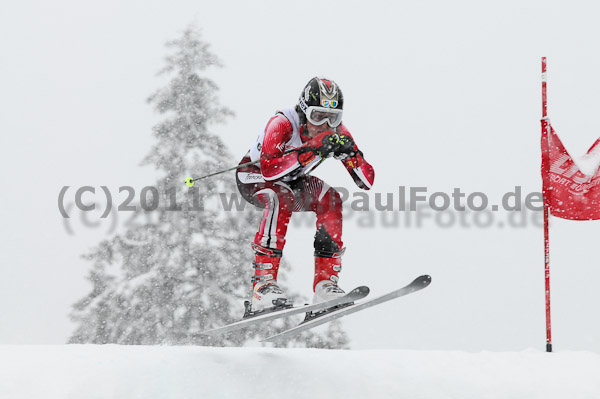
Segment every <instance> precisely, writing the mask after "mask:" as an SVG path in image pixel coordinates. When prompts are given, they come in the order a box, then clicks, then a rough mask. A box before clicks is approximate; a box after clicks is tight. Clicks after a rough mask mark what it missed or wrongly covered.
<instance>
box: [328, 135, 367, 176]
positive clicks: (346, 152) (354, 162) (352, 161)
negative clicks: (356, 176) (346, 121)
mask: <svg viewBox="0 0 600 399" xmlns="http://www.w3.org/2000/svg"><path fill="white" fill-rule="evenodd" d="M333 156H334V158H335V159H339V160H342V161H344V163H345V164H346V165H348V166H349V167H350V168H352V169H354V168H358V167H359V166H360V165H362V164H363V162H364V159H363V156H362V151H361V150H359V149H358V147H357V146H356V143H355V142H354V140H353V139H352V137H350V136H344V135H340V136H339V140H338V147H337V148H336V149H335V151H334V153H333Z"/></svg>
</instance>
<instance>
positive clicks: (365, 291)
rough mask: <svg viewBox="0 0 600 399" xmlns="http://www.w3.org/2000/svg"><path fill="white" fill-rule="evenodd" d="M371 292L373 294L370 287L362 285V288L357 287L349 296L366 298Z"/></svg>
mask: <svg viewBox="0 0 600 399" xmlns="http://www.w3.org/2000/svg"><path fill="white" fill-rule="evenodd" d="M369 292H371V290H370V289H369V287H367V286H366V285H361V286H360V287H356V288H355V289H353V290H352V291H350V292H349V294H355V295H357V296H360V297H365V296H367V295H369Z"/></svg>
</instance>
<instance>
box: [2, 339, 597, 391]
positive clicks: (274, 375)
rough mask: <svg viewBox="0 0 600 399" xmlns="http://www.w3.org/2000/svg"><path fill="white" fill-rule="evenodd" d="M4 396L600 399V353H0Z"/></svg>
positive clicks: (15, 349) (78, 348)
mask: <svg viewBox="0 0 600 399" xmlns="http://www.w3.org/2000/svg"><path fill="white" fill-rule="evenodd" d="M0 398H2V399H15V398H23V399H37V398H40V399H41V398H43V399H53V398H61V399H63V398H76V399H87V398H103V399H104V398H119V399H131V398H144V399H152V398H157V399H158V398H160V399H166V398H182V399H183V398H185V399H191V398H202V399H208V398H285V399H290V398H311V399H312V398H344V399H354V398H356V399H365V398H444V399H450V398H460V399H465V398H477V399H480V398H503V399H504V398H528V399H531V398H544V399H550V398H560V399H564V398H570V399H572V398H600V354H597V353H592V352H556V353H552V354H547V353H544V352H539V351H533V350H528V351H524V352H480V353H467V352H450V351H447V352H443V351H405V350H379V351H373V350H370V351H339V350H335V351H333V350H307V349H267V348H204V347H166V346H162V347H158V346H154V347H148V346H117V345H105V346H94V345H62V346H0Z"/></svg>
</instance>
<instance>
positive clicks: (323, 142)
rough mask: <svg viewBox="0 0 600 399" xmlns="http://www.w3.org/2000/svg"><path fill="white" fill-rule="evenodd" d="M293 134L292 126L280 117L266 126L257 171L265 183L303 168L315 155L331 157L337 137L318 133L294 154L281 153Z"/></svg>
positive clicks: (327, 133)
mask: <svg viewBox="0 0 600 399" xmlns="http://www.w3.org/2000/svg"><path fill="white" fill-rule="evenodd" d="M292 134H293V129H292V125H291V124H290V122H289V121H288V120H287V119H286V118H284V117H283V116H282V117H279V116H277V117H274V118H273V119H271V120H270V121H269V123H268V124H267V128H266V130H265V137H264V140H263V146H262V149H261V156H260V168H261V171H262V175H263V177H264V178H265V180H267V181H269V180H276V179H280V178H282V177H284V176H285V175H287V174H289V173H290V172H293V171H294V170H296V169H297V168H298V167H304V166H306V165H308V164H310V163H311V162H313V161H314V160H315V159H316V156H317V155H319V156H320V157H322V158H327V157H329V156H330V155H333V151H334V149H335V147H336V144H337V141H336V139H335V137H337V135H336V134H335V133H334V132H333V131H326V132H322V133H321V134H319V135H318V136H316V137H314V138H312V139H310V140H309V141H308V142H306V143H304V144H303V145H302V146H301V147H299V148H297V149H296V150H297V151H294V152H291V153H289V154H286V153H285V150H286V148H285V143H287V142H288V141H289V140H290V139H291V137H292Z"/></svg>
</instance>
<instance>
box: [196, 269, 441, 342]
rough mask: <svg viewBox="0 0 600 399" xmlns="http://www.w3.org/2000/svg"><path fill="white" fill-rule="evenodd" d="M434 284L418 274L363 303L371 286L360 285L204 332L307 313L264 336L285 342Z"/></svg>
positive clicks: (270, 340)
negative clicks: (329, 297) (332, 296)
mask: <svg viewBox="0 0 600 399" xmlns="http://www.w3.org/2000/svg"><path fill="white" fill-rule="evenodd" d="M430 283H431V276H428V275H423V276H420V277H417V278H416V279H415V280H414V281H413V282H412V283H410V284H408V285H407V286H405V287H402V288H400V289H397V290H395V291H392V292H390V293H387V294H385V295H381V296H379V297H376V298H373V299H368V300H365V301H362V302H358V303H354V302H355V301H358V300H360V299H363V298H364V297H366V296H367V295H368V294H369V288H368V287H364V286H362V287H358V288H355V289H353V290H352V291H350V292H348V293H347V294H346V295H344V296H341V297H339V298H335V299H332V300H329V301H325V302H320V303H315V304H312V305H304V306H299V307H291V308H286V309H283V310H277V311H274V312H269V313H264V314H260V315H257V316H253V317H249V318H245V319H243V320H240V321H238V322H235V323H232V324H228V325H226V326H223V327H220V328H215V329H212V330H207V331H204V332H202V333H201V334H203V335H210V336H216V335H220V334H225V333H228V332H231V331H235V330H239V329H242V328H245V327H249V326H252V325H255V324H260V323H263V322H266V321H269V320H274V319H278V318H281V317H288V316H292V315H295V314H300V313H306V318H305V320H304V321H303V322H302V323H300V324H299V325H297V326H296V327H293V328H290V329H288V330H285V331H282V332H280V333H279V334H275V335H273V336H271V337H268V338H265V339H263V340H262V341H261V342H278V341H284V340H286V339H288V338H290V337H292V336H294V335H296V334H299V333H301V332H302V331H305V330H309V329H311V328H314V327H317V326H320V325H322V324H325V323H328V322H330V321H333V320H336V319H339V318H341V317H344V316H347V315H349V314H352V313H356V312H358V311H361V310H364V309H367V308H370V307H373V306H376V305H379V304H382V303H384V302H387V301H391V300H392V299H396V298H400V297H402V296H405V295H408V294H412V293H413V292H416V291H419V290H422V289H423V288H425V287H427V286H428V285H429V284H430Z"/></svg>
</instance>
